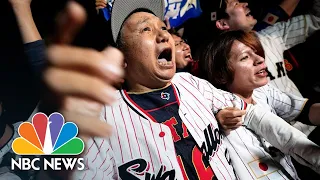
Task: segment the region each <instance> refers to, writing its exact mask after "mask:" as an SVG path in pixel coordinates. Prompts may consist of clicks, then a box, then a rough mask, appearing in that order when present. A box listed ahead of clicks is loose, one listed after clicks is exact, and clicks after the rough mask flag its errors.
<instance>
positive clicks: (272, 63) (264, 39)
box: [257, 15, 320, 135]
mask: <svg viewBox="0 0 320 180" xmlns="http://www.w3.org/2000/svg"><path fill="white" fill-rule="evenodd" d="M318 29H320V18H319V17H316V16H313V15H301V16H297V17H293V18H291V19H289V20H288V21H287V22H278V23H276V24H274V25H273V26H269V27H267V28H266V29H264V30H261V31H259V32H257V35H258V37H259V39H260V41H261V44H262V46H263V49H264V51H265V56H266V57H265V60H266V64H267V67H268V71H269V80H271V81H270V83H271V84H272V85H274V86H275V87H277V88H278V89H280V90H281V91H284V92H288V93H292V94H295V95H297V96H300V97H302V95H301V93H300V92H299V90H298V88H297V87H296V85H295V84H294V83H293V82H292V80H291V79H290V78H289V77H288V76H287V72H286V68H285V64H284V57H283V52H284V51H285V50H287V49H290V48H291V47H293V46H295V45H297V44H299V43H302V42H304V41H305V40H306V38H307V37H308V36H309V35H311V34H312V33H313V32H315V31H316V30H318ZM295 127H296V128H297V129H299V130H300V131H302V132H304V133H305V134H307V135H308V134H310V132H311V131H312V130H313V129H314V128H315V127H311V128H309V126H304V125H303V124H301V123H299V122H298V123H297V124H296V125H295Z"/></svg>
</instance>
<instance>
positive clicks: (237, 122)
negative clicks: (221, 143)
mask: <svg viewBox="0 0 320 180" xmlns="http://www.w3.org/2000/svg"><path fill="white" fill-rule="evenodd" d="M245 114H246V111H245V110H240V109H238V108H234V107H227V108H225V109H222V110H220V111H219V112H218V114H216V119H217V120H218V121H219V123H220V125H221V126H222V128H223V129H224V130H225V131H226V132H228V131H230V130H234V129H237V128H238V127H240V126H241V125H242V116H243V115H245Z"/></svg>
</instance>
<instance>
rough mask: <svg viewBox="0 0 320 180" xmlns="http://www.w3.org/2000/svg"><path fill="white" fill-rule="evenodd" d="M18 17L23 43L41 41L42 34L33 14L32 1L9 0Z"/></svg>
mask: <svg viewBox="0 0 320 180" xmlns="http://www.w3.org/2000/svg"><path fill="white" fill-rule="evenodd" d="M9 2H10V3H11V5H12V9H13V11H14V13H15V15H16V19H17V23H18V26H19V29H20V32H21V36H22V40H23V43H24V44H26V43H30V42H34V41H37V40H41V39H42V38H41V36H40V33H39V31H38V29H37V26H36V24H35V23H34V20H33V17H32V13H31V7H30V4H31V0H9Z"/></svg>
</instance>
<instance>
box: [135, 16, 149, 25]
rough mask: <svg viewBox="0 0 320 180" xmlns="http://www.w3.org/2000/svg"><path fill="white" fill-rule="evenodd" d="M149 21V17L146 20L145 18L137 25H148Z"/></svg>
mask: <svg viewBox="0 0 320 180" xmlns="http://www.w3.org/2000/svg"><path fill="white" fill-rule="evenodd" d="M149 19H150V18H149V17H146V18H144V19H142V20H139V21H138V23H137V24H138V25H141V24H143V23H146V22H147V21H148V20H149Z"/></svg>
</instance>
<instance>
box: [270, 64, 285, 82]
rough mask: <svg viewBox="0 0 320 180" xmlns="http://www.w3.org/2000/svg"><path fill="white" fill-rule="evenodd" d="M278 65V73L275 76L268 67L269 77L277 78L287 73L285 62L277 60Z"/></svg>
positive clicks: (271, 78)
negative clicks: (284, 66)
mask: <svg viewBox="0 0 320 180" xmlns="http://www.w3.org/2000/svg"><path fill="white" fill-rule="evenodd" d="M276 66H277V72H278V73H277V75H276V76H274V74H272V73H271V72H270V71H268V69H266V71H267V73H268V77H269V78H270V80H271V81H272V80H274V79H275V78H281V77H282V76H285V75H286V71H285V70H284V68H283V62H277V63H276Z"/></svg>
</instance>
